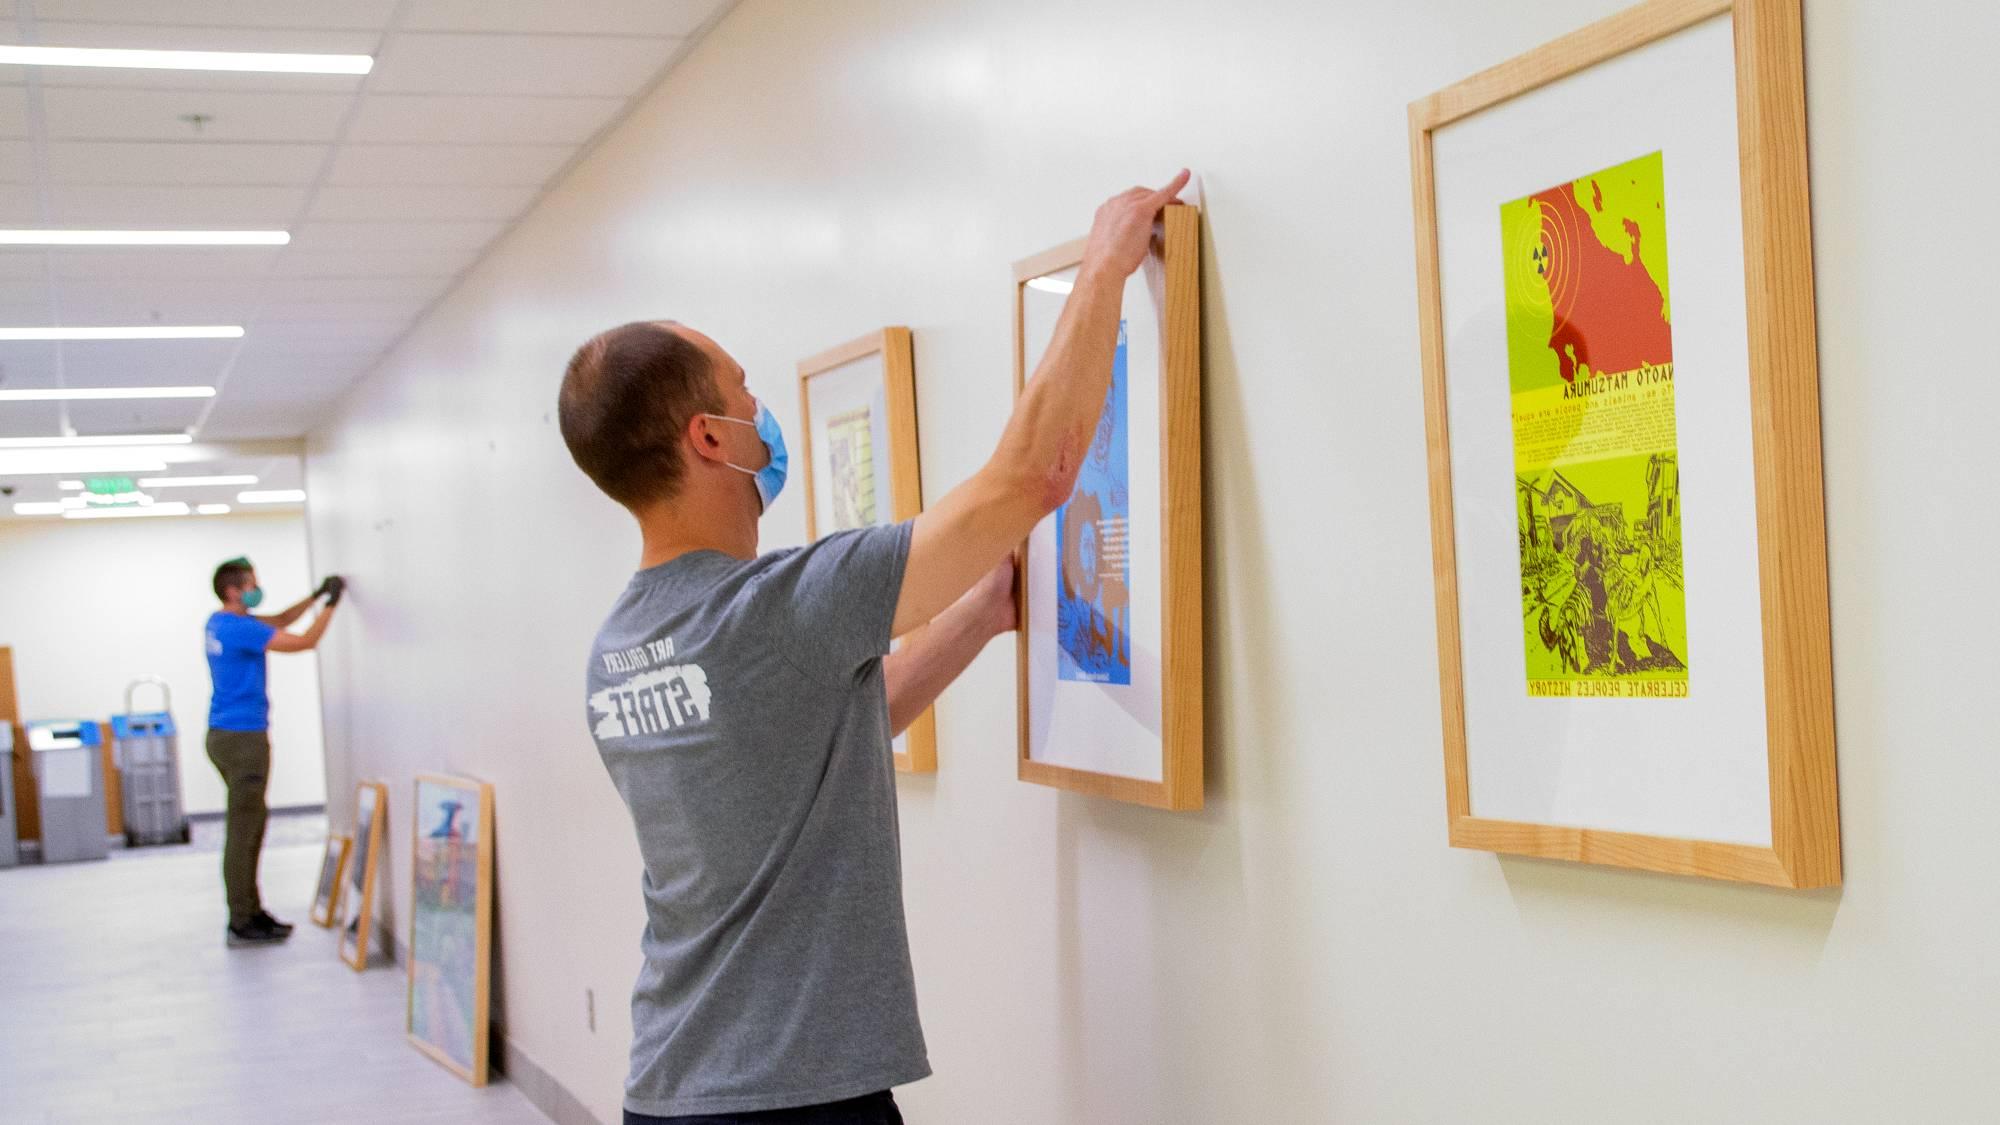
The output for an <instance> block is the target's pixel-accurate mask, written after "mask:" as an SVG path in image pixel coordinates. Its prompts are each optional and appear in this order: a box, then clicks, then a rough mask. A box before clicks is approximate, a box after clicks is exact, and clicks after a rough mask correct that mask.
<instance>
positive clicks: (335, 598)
mask: <svg viewBox="0 0 2000 1125" xmlns="http://www.w3.org/2000/svg"><path fill="white" fill-rule="evenodd" d="M346 590H347V579H345V578H342V577H341V576H340V575H338V574H329V575H327V576H326V581H324V582H322V583H320V584H319V592H320V593H322V594H324V595H326V608H328V609H332V608H333V607H334V606H337V605H339V604H340V595H341V594H343V593H345V592H346Z"/></svg>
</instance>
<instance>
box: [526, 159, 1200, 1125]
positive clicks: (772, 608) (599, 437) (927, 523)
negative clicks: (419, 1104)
mask: <svg viewBox="0 0 2000 1125" xmlns="http://www.w3.org/2000/svg"><path fill="white" fill-rule="evenodd" d="M1185 182H1186V173H1182V174H1181V175H1180V176H1178V177H1176V178H1175V179H1174V181H1173V182H1171V183H1170V184H1168V185H1167V186H1166V187H1165V188H1163V189H1161V190H1159V191H1152V190H1148V189H1144V188H1134V189H1132V190H1131V191H1128V192H1125V193H1123V194H1121V195H1118V196H1115V197H1113V198H1112V199H1111V200H1110V201H1108V202H1107V203H1105V204H1104V205H1103V206H1102V207H1100V208H1099V209H1098V211H1097V217H1096V221H1095V222H1094V223H1093V224H1092V227H1091V232H1090V239H1089V241H1088V243H1087V246H1086V249H1085V251H1084V258H1083V263H1082V265H1081V266H1080V267H1078V271H1077V278H1076V282H1075V289H1074V290H1073V291H1072V293H1071V295H1070V298H1069V301H1068V303H1067V304H1066V306H1065V307H1064V310H1063V315H1062V318H1061V320H1060V321H1059V322H1058V324H1057V326H1056V331H1055V335H1054V337H1053V339H1052V341H1051V343H1050V345H1049V348H1048V351H1047V353H1046V354H1045V356H1044V358H1043V360H1042V363H1041V366H1040V367H1039V368H1038V370H1037V372H1036V377H1035V378H1034V379H1033V380H1031V381H1030V382H1029V384H1028V386H1027V389H1026V391H1025V393H1023V395H1022V396H1021V398H1020V400H1019V402H1018V403H1017V404H1016V406H1015V410H1014V415H1013V417H1012V418H1011V419H1010V420H1009V422H1008V424H1007V428H1006V431H1005V433H1004V434H1003V435H1002V437H1001V441H1000V445H999V448H998V449H997V450H996V451H995V452H994V454H993V457H992V458H991V460H989V461H988V462H987V464H986V465H985V467H983V468H982V469H981V470H980V471H979V472H978V473H976V474H974V475H973V477H972V478H971V479H969V480H967V481H966V482H965V483H963V484H961V485H959V486H958V487H957V488H954V489H952V490H951V492H949V493H948V494H946V495H945V497H944V498H943V499H942V500H940V501H939V502H938V503H937V505H936V506H935V507H933V508H932V509H931V510H929V511H927V512H925V513H924V514H923V515H921V516H918V517H917V518H916V519H915V520H912V521H910V522H908V523H903V524H897V525H894V526H889V527H876V528H869V529H865V530H861V531H850V532H841V533H839V534H835V535H831V536H828V537H827V538H825V539H822V540H820V541H819V542H817V543H814V544H812V545H810V546H807V547H801V548H792V549H787V550H780V551H773V552H770V553H767V554H761V555H760V554H758V552H757V519H758V517H759V516H760V515H761V514H762V513H763V511H764V509H765V508H767V507H768V506H769V504H770V502H771V500H772V499H773V498H774V497H775V496H776V495H777V493H778V490H779V489H780V488H781V487H783V484H784V480H785V469H786V466H787V458H786V454H785V449H784V439H783V436H782V434H781V433H780V432H779V429H778V424H777V421H776V420H775V419H774V418H773V417H772V416H771V414H770V411H769V410H767V409H765V408H764V407H762V406H761V405H760V404H759V403H758V402H757V400H756V399H755V398H754V397H752V396H751V394H750V393H749V391H748V389H747V387H746V385H745V383H746V379H745V375H744V372H743V369H742V367H741V366H740V365H739V364H737V363H736V361H735V360H734V359H732V358H730V356H729V354H728V353H727V352H725V351H724V350H723V349H722V348H721V347H720V346H719V345H717V344H716V343H715V342H714V341H713V340H710V339H709V338H708V337H706V336H703V335H702V334H700V333H698V332H695V331H693V330H692V329H689V328H687V327H685V326H682V325H678V324H674V323H672V322H667V321H647V322H639V323H634V324H627V325H624V326H622V327H619V328H614V329H612V330H610V331H608V332H605V333H603V334H601V335H599V336H597V337H595V338H593V339H592V340H590V341H589V342H588V343H586V344H585V345H584V346H583V347H582V348H580V349H579V350H578V351H577V353H576V356H575V357H574V358H573V359H572V360H571V361H570V365H569V370H568V372H567V373H566V374H565V376H564V378H563V385H562V392H561V396H560V400H559V404H558V405H559V410H560V415H561V422H562V433H563V440H564V441H565V442H566V443H567V444H568V446H569V449H570V453H571V455H572V456H573V457H574V458H575V459H576V462H577V465H578V466H579V467H580V468H582V469H583V471H584V472H585V473H586V474H588V475H589V476H590V478H591V480H593V481H594V482H596V484H597V485H598V487H599V488H601V489H603V490H604V492H605V493H606V494H607V495H609V496H610V497H611V498H612V499H614V500H616V501H618V502H619V503H620V504H622V505H624V506H625V507H626V508H627V509H628V510H629V511H630V512H631V513H632V514H633V516H634V517H635V518H636V519H637V520H638V522H639V528H640V532H641V536H642V540H643V549H642V552H641V556H640V570H639V572H638V573H637V574H635V575H633V577H632V581H631V582H630V584H629V585H627V586H626V588H625V590H624V592H623V593H622V594H620V595H619V597H618V600H617V602H616V603H615V604H614V605H613V606H612V609H611V613H610V616H609V617H608V618H607V619H606V620H605V622H604V626H603V628H602V629H601V630H600V631H599V633H598V635H597V641H596V643H595V645H594V646H593V648H592V651H591V655H590V665H589V673H588V681H587V688H586V691H587V705H586V712H587V716H588V722H589V724H590V729H591V734H592V737H593V738H594V739H595V740H596V743H597V748H598V752H599V754H600V755H601V756H602V757H603V760H604V765H605V768H606V770H608V771H609V772H610V775H611V780H612V782H613V784H615V785H616V786H617V788H618V792H619V794H620V795H621V796H622V797H623V798H624V800H625V804H626V806H627V808H629V809H630V810H631V813H632V821H633V825H634V827H635V828H636V830H637V832H638V838H639V851H640V856H641V858H642V859H643V861H644V864H645V878H644V892H645V897H646V930H645V934H644V935H643V937H642V938H641V942H640V944H641V948H642V949H643V951H644V953H645V965H644V967H643V968H642V969H641V970H640V973H639V980H638V983H637V984H636V986H635V987H634V988H633V993H632V1029H633V1035H632V1065H631V1072H630V1075H629V1077H628V1079H627V1081H626V1088H625V1120H626V1122H627V1123H628V1125H634V1123H637V1125H651V1123H654V1122H659V1121H671V1120H677V1119H686V1118H697V1119H698V1120H700V1121H702V1122H704V1123H712V1122H736V1121H743V1122H750V1121H772V1120H778V1119H780V1118H774V1117H773V1116H771V1111H785V1112H784V1113H783V1115H782V1118H781V1119H782V1120H783V1121H786V1122H799V1123H807V1122H812V1123H826V1125H836V1123H837V1125H880V1123H889V1122H899V1121H901V1117H900V1116H899V1115H898V1112H897V1110H896V1106H895V1101H894V1099H893V1097H892V1096H891V1095H890V1093H889V1090H890V1088H891V1087H893V1086H897V1085H900V1084H902V1083H905V1082H913V1081H915V1080H917V1079H919V1078H922V1077H924V1076H925V1075H927V1074H929V1073H930V1064H929V1062H928V1060H927V1059H926V1057H925V1052H924V1040H923V1031H922V1028H921V1027H920V1026H919V1024H918V1021H917V998H916V985H915V982H914V980H913V979H912V974H911V971H910V951H909V938H908V935H907V933H906V932H905V927H904V921H903V890H902V870H901V856H900V853H899V845H898V839H897V827H896V788H895V780H894V772H893V764H892V761H891V758H890V751H889V743H890V739H891V738H892V737H893V736H894V735H895V734H897V733H900V732H901V730H902V729H903V728H904V727H905V726H907V725H908V724H909V723H910V722H911V721H912V720H913V719H915V718H916V717H917V716H918V715H920V714H922V713H923V711H924V709H925V708H927V707H929V706H930V704H931V701H932V700H934V699H935V698H936V697H937V695H938V693H939V692H941V691H942V690H943V689H944V687H945V686H946V685H947V684H949V683H950V682H951V681H952V680H953V679H955V678H956V677H957V676H958V674H959V673H960V672H962V671H963V670H964V669H965V666H966V665H967V664H969V663H970V662H971V661H972V658H973V657H974V656H976V655H977V654H978V653H979V651H980V649H981V648H982V647H983V646H984V644H985V642H986V641H987V640H989V639H990V638H991V637H993V636H994V635H995V634H996V633H999V632H1003V631H1005V630H1007V629H1010V628H1012V627H1013V624H1014V620H1015V610H1014V594H1013V587H1014V581H1013V571H1012V564H1011V562H1010V561H1009V559H1010V556H1011V552H1012V551H1013V550H1014V548H1015V547H1017V546H1018V545H1019V544H1020V542H1021V541H1022V540H1023V539H1025V538H1026V537H1027V534H1028V532H1029V531H1030V530H1032V528H1033V527H1034V525H1035V523H1036V522H1037V521H1039V520H1040V519H1041V518H1042V517H1043V516H1045V515H1047V514H1048V513H1050V512H1052V511H1054V510H1055V509H1056V507H1057V506H1058V505H1060V504H1061V503H1062V502H1063V500H1065V499H1067V498H1068V496H1069V493H1070V490H1071V489H1072V488H1073V487H1074V484H1075V480H1076V473H1077V469H1078V467H1079V466H1080V464H1081V463H1082V459H1083V453H1084V451H1085V450H1086V449H1087V448H1088V446H1089V443H1090V438H1091V434H1092V432H1093V431H1094V430H1095V428H1096V425H1097V419H1098V416H1099V414H1100V413H1101V412H1102V410H1103V406H1104V400H1105V394H1106V391H1107V390H1108V388H1109V385H1110V379H1111V363H1112V354H1113V349H1114V348H1115V346H1116V339H1117V332H1118V313H1119V305H1120V302H1121V299H1122V294H1123V290H1124V284H1125V279H1126V277H1127V276H1129V275H1130V274H1131V272H1132V271H1133V270H1134V269H1136V268H1137V267H1138V265H1139V263H1140V262H1141V261H1142V260H1143V259H1144V257H1145V254H1146V249H1147V244H1148V241H1149V239H1150V236H1151V233H1152V231H1153V227H1154V221H1155V219H1156V218H1157V217H1158V214H1159V211H1160V208H1161V207H1162V206H1164V205H1165V204H1166V203H1167V202H1168V201H1169V200H1171V199H1172V198H1173V196H1174V195H1175V194H1176V193H1177V192H1179V191H1180V189H1181V187H1182V186H1183V184H1184V183H1185ZM898 637H899V638H901V642H902V643H901V644H900V645H899V646H898V647H897V649H896V651H895V652H894V653H891V652H890V651H889V648H890V640H891V638H898Z"/></svg>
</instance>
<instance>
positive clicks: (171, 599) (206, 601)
mask: <svg viewBox="0 0 2000 1125" xmlns="http://www.w3.org/2000/svg"><path fill="white" fill-rule="evenodd" d="M237 555H248V556H249V558H250V561H252V562H254V563H256V564H257V580H258V581H259V582H260V583H262V584H263V586H264V591H265V596H266V597H268V598H269V599H270V600H271V602H272V604H273V605H274V606H277V607H283V606H287V605H290V604H291V603H292V602H293V601H296V600H297V599H299V598H302V597H304V596H305V595H306V594H307V593H308V592H310V591H311V590H312V588H313V586H314V585H315V583H314V581H313V580H312V579H311V578H310V577H309V571H308V567H307V564H306V523H305V517H304V516H302V515H300V514H299V513H298V512H285V513H272V514H259V515H227V516H207V517H203V518H200V519H159V520H87V521H78V520H4V521H0V645H11V646H13V649H14V674H15V679H16V681H17V686H18V687H19V688H20V692H21V712H22V714H23V715H25V716H26V717H28V718H31V719H36V718H49V719H58V718H77V717H90V718H96V719H99V720H105V719H109V718H110V717H111V716H112V715H114V714H117V713H119V712H121V711H123V710H124V709H125V685H127V684H129V683H131V682H132V681H133V680H136V679H138V678H139V677H141V676H148V675H156V676H164V677H165V678H166V680H167V684H168V686H169V687H171V688H172V689H173V703H174V720H175V723H176V725H177V726H178V727H179V728H180V751H181V800H182V802H183V806H184V807H185V808H186V809H187V811H189V812H214V811H218V810H220V809H221V808H222V807H223V804H224V797H225V794H224V792H223V786H222V779H221V778H220V777H219V776H217V775H216V772H215V767H214V766H213V765H212V764H210V763H209V760H208V754H207V752H206V751H204V750H203V749H202V743H203V739H204V738H206V737H207V734H208V697H209V679H208V659H207V657H206V656H205V655H204V652H203V649H202V623H203V622H205V621H206V620H208V615H209V614H210V613H212V612H214V611H215V609H216V608H217V603H216V600H215V594H214V592H213V591H212V590H211V588H210V580H211V579H212V578H213V577H214V575H215V567H216V565H217V564H218V563H220V562H222V560H224V559H227V558H233V557H235V556H237ZM317 659H318V657H317V655H316V654H314V653H310V652H307V653H296V654H292V655H284V654H274V655H272V656H271V658H270V663H269V665H268V669H269V677H268V685H269V688H270V693H271V782H270V787H269V789H268V790H267V792H266V795H265V800H267V801H268V802H269V803H271V804H272V805H316V804H319V803H321V802H322V801H324V800H325V799H326V766H325V755H324V751H323V748H322V744H321V733H320V698H319V673H318V668H317V667H316V663H315V662H316V661H317ZM158 699H159V694H158V693H157V692H156V691H154V690H153V689H152V688H150V687H147V688H141V689H140V691H139V693H138V694H137V695H136V696H135V697H134V703H135V704H136V705H137V706H138V707H139V709H140V710H144V711H151V710H153V709H155V708H156V707H158V706H159V704H158V702H157V700H158Z"/></svg>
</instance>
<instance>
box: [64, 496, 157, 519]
mask: <svg viewBox="0 0 2000 1125" xmlns="http://www.w3.org/2000/svg"><path fill="white" fill-rule="evenodd" d="M187 514H188V506H187V505H186V504H183V503H181V502H180V501H179V500H175V501H172V502H170V503H166V504H153V505H150V506H148V507H144V508H72V509H71V510H69V511H67V512H64V513H63V514H62V516H63V518H64V519H66V520H120V519H137V518H138V517H140V516H184V515H187Z"/></svg>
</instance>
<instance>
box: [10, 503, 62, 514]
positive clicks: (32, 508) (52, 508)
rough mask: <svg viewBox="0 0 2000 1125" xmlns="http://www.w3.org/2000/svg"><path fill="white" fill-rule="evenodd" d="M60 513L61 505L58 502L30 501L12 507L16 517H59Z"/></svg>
mask: <svg viewBox="0 0 2000 1125" xmlns="http://www.w3.org/2000/svg"><path fill="white" fill-rule="evenodd" d="M62 513H63V503H62V501H60V500H30V501H28V502H26V503H22V504H16V505H14V514H15V515H17V516H59V515H62Z"/></svg>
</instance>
